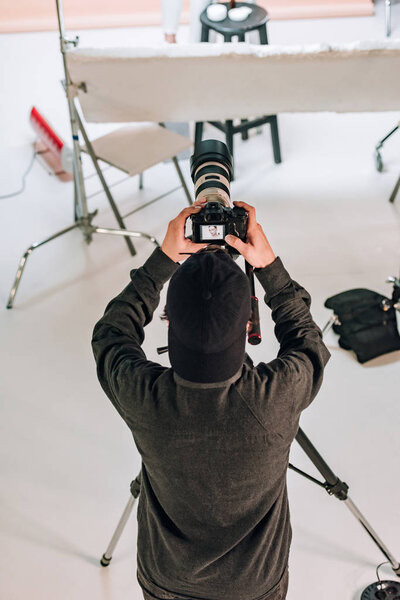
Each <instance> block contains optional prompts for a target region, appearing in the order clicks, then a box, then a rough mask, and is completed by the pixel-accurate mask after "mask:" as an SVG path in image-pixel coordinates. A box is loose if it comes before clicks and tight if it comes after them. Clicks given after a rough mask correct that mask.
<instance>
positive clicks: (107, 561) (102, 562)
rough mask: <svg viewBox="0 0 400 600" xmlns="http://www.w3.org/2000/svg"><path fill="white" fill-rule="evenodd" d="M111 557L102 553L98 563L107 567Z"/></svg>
mask: <svg viewBox="0 0 400 600" xmlns="http://www.w3.org/2000/svg"><path fill="white" fill-rule="evenodd" d="M111 559H112V556H110V558H107V556H106V555H105V554H103V556H102V557H101V559H100V564H101V566H102V567H108V565H109V564H110V562H111Z"/></svg>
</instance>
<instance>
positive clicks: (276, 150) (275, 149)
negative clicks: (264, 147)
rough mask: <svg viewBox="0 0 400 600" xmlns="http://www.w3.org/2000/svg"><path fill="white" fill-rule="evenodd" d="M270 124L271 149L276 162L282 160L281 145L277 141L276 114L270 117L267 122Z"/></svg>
mask: <svg viewBox="0 0 400 600" xmlns="http://www.w3.org/2000/svg"><path fill="white" fill-rule="evenodd" d="M269 124H270V126H271V138H272V149H273V152H274V161H275V162H276V163H277V164H278V163H280V162H282V157H281V147H280V143H279V131H278V118H277V116H276V115H273V116H272V117H271V120H270V122H269Z"/></svg>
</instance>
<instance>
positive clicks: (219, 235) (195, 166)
mask: <svg viewBox="0 0 400 600" xmlns="http://www.w3.org/2000/svg"><path fill="white" fill-rule="evenodd" d="M190 174H191V177H192V180H193V183H194V190H195V199H196V200H197V199H199V198H205V199H206V201H207V203H206V205H205V206H204V208H202V210H201V211H200V212H199V213H197V214H195V215H192V216H191V220H192V241H193V242H195V243H204V242H209V243H212V244H217V245H220V246H222V245H225V244H226V242H225V236H226V235H228V234H231V235H235V236H237V237H238V238H240V239H241V240H242V241H243V242H245V241H246V233H247V221H248V213H247V211H246V210H245V209H244V208H240V207H238V206H235V207H231V205H230V182H231V179H232V157H231V154H230V152H229V150H228V148H227V146H226V145H225V144H224V143H223V142H220V141H219V140H204V141H203V142H200V144H198V146H197V147H196V148H195V151H194V154H193V156H191V158H190ZM228 249H229V251H230V252H231V253H233V252H234V250H233V248H230V247H229V246H228Z"/></svg>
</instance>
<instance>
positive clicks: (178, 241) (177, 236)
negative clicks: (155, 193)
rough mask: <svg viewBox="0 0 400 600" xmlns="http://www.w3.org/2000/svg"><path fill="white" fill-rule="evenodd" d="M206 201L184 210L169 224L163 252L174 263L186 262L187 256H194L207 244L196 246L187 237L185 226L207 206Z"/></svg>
mask: <svg viewBox="0 0 400 600" xmlns="http://www.w3.org/2000/svg"><path fill="white" fill-rule="evenodd" d="M205 204H206V200H196V202H195V203H194V204H192V206H189V207H188V208H184V209H183V210H182V211H181V212H180V213H179V215H178V216H177V217H175V219H173V220H172V221H170V222H169V224H168V229H167V233H166V235H165V238H164V241H163V243H162V244H161V250H162V251H163V252H164V254H166V255H167V256H168V257H169V258H170V259H171V260H173V261H174V262H179V261H180V260H184V259H185V258H187V257H185V253H186V254H194V253H195V252H198V251H199V250H201V249H202V248H205V247H206V246H207V244H195V243H193V242H191V241H190V240H189V239H188V238H186V237H185V224H186V221H187V219H188V217H190V215H193V214H195V213H198V212H200V210H201V209H202V208H203V206H205Z"/></svg>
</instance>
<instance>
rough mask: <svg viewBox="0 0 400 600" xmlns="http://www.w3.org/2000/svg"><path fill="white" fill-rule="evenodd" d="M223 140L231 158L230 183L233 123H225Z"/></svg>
mask: <svg viewBox="0 0 400 600" xmlns="http://www.w3.org/2000/svg"><path fill="white" fill-rule="evenodd" d="M225 139H226V145H227V146H228V150H229V152H230V153H231V156H232V181H233V173H234V170H235V169H234V166H233V163H234V161H233V121H225Z"/></svg>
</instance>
